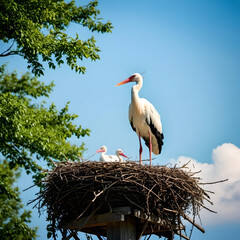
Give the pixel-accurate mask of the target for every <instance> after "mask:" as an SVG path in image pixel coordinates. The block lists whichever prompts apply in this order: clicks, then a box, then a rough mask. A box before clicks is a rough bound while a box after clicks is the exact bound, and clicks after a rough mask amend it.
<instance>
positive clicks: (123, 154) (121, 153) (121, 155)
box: [119, 153, 128, 158]
mask: <svg viewBox="0 0 240 240" xmlns="http://www.w3.org/2000/svg"><path fill="white" fill-rule="evenodd" d="M119 155H121V156H123V157H125V158H128V157H127V156H126V155H125V154H123V153H120V154H119Z"/></svg>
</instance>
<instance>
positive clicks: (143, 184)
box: [35, 161, 210, 239]
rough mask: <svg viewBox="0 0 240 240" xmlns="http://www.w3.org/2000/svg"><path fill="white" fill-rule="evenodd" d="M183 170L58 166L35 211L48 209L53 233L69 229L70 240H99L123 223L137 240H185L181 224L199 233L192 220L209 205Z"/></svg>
mask: <svg viewBox="0 0 240 240" xmlns="http://www.w3.org/2000/svg"><path fill="white" fill-rule="evenodd" d="M185 167H186V166H182V167H180V168H177V167H167V166H148V165H139V164H136V163H133V162H125V163H119V162H110V163H108V162H95V161H89V162H65V163H59V164H58V165H57V166H56V167H55V168H54V169H53V170H52V171H51V172H49V175H48V177H47V178H46V179H45V180H44V184H45V187H44V189H43V190H42V191H41V192H40V193H39V196H38V198H37V199H35V201H36V200H37V204H36V206H38V208H39V210H40V209H42V208H46V209H47V213H48V216H51V222H52V228H53V232H54V233H55V232H56V231H57V230H60V231H61V232H62V233H66V231H65V230H66V229H68V230H69V229H70V232H71V234H70V235H71V236H73V235H74V234H76V232H77V231H82V232H86V233H91V234H95V235H97V236H98V238H99V239H101V236H108V235H109V234H110V232H111V230H110V228H111V227H113V226H114V224H115V225H116V224H118V225H119V226H120V225H121V224H124V223H127V222H128V227H129V226H131V223H133V228H134V229H135V231H136V235H137V238H136V239H140V237H141V236H143V235H149V234H156V235H158V236H160V237H161V236H164V237H167V238H169V239H173V235H174V234H178V235H180V236H181V238H185V239H189V237H187V236H185V235H184V234H183V231H182V230H184V229H185V226H184V225H183V223H182V219H185V220H187V221H189V222H190V223H191V224H192V225H193V226H195V227H197V228H198V229H199V230H201V231H202V232H204V229H203V228H202V227H201V226H199V225H198V224H196V223H195V221H194V220H193V219H195V217H196V216H198V214H199V211H200V209H201V208H205V206H204V201H205V200H207V201H208V202H210V200H209V196H208V194H207V192H206V191H205V190H203V189H202V188H201V186H202V185H201V183H200V179H199V178H198V177H196V173H194V172H190V171H189V170H188V171H186V169H184V168H185ZM189 216H191V217H189ZM133 220H134V221H133ZM71 236H68V237H66V236H65V238H63V239H70V237H71ZM108 239H111V238H108Z"/></svg>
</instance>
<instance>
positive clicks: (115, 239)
mask: <svg viewBox="0 0 240 240" xmlns="http://www.w3.org/2000/svg"><path fill="white" fill-rule="evenodd" d="M107 239H109V240H136V218H134V217H131V216H125V221H123V222H115V223H109V224H108V225H107Z"/></svg>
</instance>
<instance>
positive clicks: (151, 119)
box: [116, 73, 164, 165]
mask: <svg viewBox="0 0 240 240" xmlns="http://www.w3.org/2000/svg"><path fill="white" fill-rule="evenodd" d="M129 82H136V84H135V85H134V86H133V87H132V92H131V103H130V105H129V122H130V124H131V127H132V129H133V130H134V131H135V132H136V133H137V135H138V138H139V144H140V148H139V155H140V157H139V162H140V165H141V164H142V151H143V148H142V144H141V138H143V140H144V141H145V144H146V146H147V147H148V148H149V158H150V165H151V164H152V152H153V153H154V154H155V155H158V154H160V153H161V150H162V145H163V138H164V136H163V133H162V123H161V119H160V115H159V114H158V112H157V110H156V109H155V108H154V106H153V105H152V104H151V103H150V102H149V101H148V100H146V99H145V98H140V97H139V95H138V93H139V91H140V89H141V88H142V85H143V78H142V76H141V75H140V74H139V73H134V74H133V75H131V76H130V77H129V78H127V79H126V80H124V81H122V82H120V83H118V84H117V85H116V86H120V85H123V84H125V83H129Z"/></svg>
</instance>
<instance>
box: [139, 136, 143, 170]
mask: <svg viewBox="0 0 240 240" xmlns="http://www.w3.org/2000/svg"><path fill="white" fill-rule="evenodd" d="M138 137H139V144H140V148H139V163H140V165H142V151H143V148H142V143H141V136H140V133H139V135H138Z"/></svg>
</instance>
